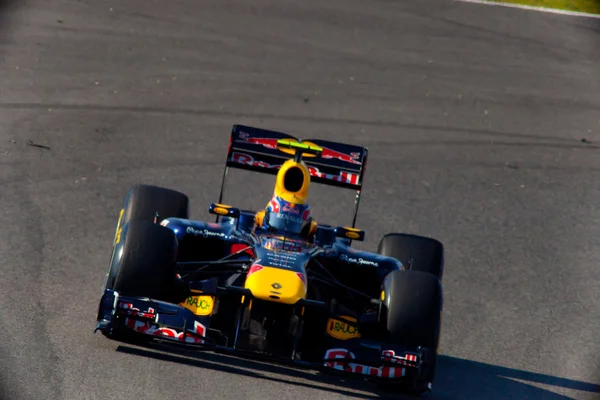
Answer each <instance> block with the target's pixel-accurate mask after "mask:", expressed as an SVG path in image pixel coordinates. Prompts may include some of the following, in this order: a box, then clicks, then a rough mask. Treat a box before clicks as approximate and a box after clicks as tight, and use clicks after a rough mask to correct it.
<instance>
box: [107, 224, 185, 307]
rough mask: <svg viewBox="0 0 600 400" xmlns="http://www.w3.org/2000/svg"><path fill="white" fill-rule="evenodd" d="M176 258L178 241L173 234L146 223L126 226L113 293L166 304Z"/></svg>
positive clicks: (171, 288)
mask: <svg viewBox="0 0 600 400" xmlns="http://www.w3.org/2000/svg"><path fill="white" fill-rule="evenodd" d="M176 255H177V239H176V237H175V234H174V233H173V231H172V230H170V229H168V228H165V227H163V226H161V225H158V224H154V223H152V222H148V221H131V222H129V223H128V224H127V225H126V231H125V232H124V235H123V254H122V256H121V257H120V259H119V265H118V269H117V274H116V277H115V282H114V290H116V291H117V292H119V294H120V295H123V296H144V297H150V298H154V299H159V300H165V301H169V300H170V299H171V297H172V296H173V292H174V290H175V286H176V285H175V281H176V272H175V259H176Z"/></svg>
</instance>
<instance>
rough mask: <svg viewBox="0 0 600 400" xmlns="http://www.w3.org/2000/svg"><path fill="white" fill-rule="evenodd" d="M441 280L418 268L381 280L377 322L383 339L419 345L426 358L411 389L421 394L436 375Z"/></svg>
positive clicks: (405, 344)
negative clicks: (380, 298)
mask: <svg viewBox="0 0 600 400" xmlns="http://www.w3.org/2000/svg"><path fill="white" fill-rule="evenodd" d="M442 290H443V289H442V284H441V282H440V280H439V279H438V278H437V277H436V276H434V275H433V274H430V273H427V272H421V271H394V272H391V273H390V274H389V275H387V276H386V278H385V280H384V282H383V288H382V291H383V301H382V304H381V309H380V319H379V321H380V324H381V325H382V328H383V329H382V330H384V331H385V333H386V335H385V336H387V337H384V339H383V340H384V341H385V342H388V343H395V344H398V345H402V346H409V347H414V348H415V349H416V348H417V347H422V348H424V349H425V357H424V364H423V370H422V373H421V378H420V379H419V380H418V382H417V383H416V387H414V388H412V391H413V392H414V393H424V392H427V391H428V390H429V389H428V387H429V384H432V383H433V380H434V378H435V368H436V364H437V349H438V344H439V337H440V328H441V313H442V307H443V297H442V295H443V293H442Z"/></svg>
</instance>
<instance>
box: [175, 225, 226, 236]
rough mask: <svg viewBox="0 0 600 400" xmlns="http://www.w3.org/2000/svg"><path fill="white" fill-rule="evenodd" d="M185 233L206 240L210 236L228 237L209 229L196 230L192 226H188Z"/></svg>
mask: <svg viewBox="0 0 600 400" xmlns="http://www.w3.org/2000/svg"><path fill="white" fill-rule="evenodd" d="M185 233H189V234H191V235H195V236H202V237H204V238H207V237H209V236H213V237H225V236H226V235H225V234H224V233H223V232H213V231H210V230H208V229H196V228H194V227H192V226H188V227H187V228H186V230H185Z"/></svg>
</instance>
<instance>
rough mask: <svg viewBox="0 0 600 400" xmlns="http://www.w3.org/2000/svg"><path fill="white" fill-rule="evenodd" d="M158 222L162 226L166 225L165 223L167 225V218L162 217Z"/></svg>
mask: <svg viewBox="0 0 600 400" xmlns="http://www.w3.org/2000/svg"><path fill="white" fill-rule="evenodd" d="M160 224H161V225H162V226H167V225H169V220H168V219H163V220H162V221H161V222H160Z"/></svg>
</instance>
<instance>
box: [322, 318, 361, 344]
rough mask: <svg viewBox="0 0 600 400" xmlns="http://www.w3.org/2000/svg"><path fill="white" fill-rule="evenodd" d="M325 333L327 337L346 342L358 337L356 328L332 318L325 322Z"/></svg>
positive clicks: (358, 333)
mask: <svg viewBox="0 0 600 400" xmlns="http://www.w3.org/2000/svg"><path fill="white" fill-rule="evenodd" d="M327 333H328V334H329V336H331V337H334V338H336V339H340V340H348V339H353V338H359V337H360V332H358V327H356V326H354V325H350V324H348V323H347V322H342V321H340V320H337V319H334V318H330V319H329V321H327Z"/></svg>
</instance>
